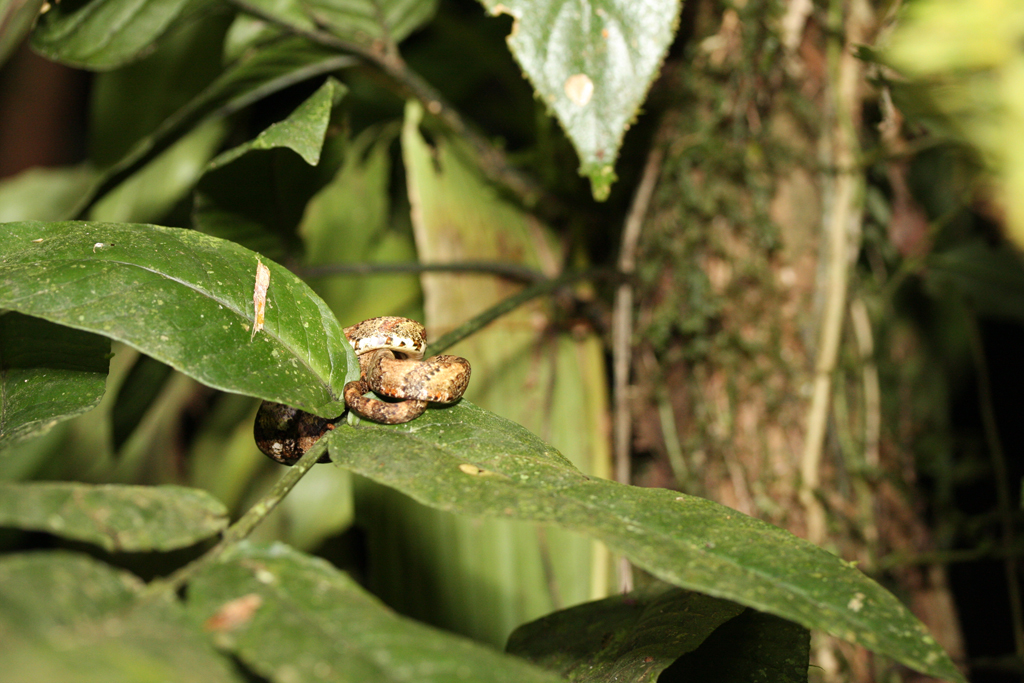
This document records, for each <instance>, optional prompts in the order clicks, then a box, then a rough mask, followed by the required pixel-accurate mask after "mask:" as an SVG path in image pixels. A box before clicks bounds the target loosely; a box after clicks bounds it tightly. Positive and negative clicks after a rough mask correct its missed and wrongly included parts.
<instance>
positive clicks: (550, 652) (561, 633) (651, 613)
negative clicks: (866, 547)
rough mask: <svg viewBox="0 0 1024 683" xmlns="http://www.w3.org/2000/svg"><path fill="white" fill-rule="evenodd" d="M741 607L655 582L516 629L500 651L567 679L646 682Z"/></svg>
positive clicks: (733, 615)
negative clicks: (656, 585)
mask: <svg viewBox="0 0 1024 683" xmlns="http://www.w3.org/2000/svg"><path fill="white" fill-rule="evenodd" d="M743 609H744V608H743V607H741V606H740V605H737V604H736V603H734V602H728V601H726V600H718V599H717V598H712V597H709V596H707V595H702V594H700V593H693V592H690V591H684V590H681V589H679V588H671V587H665V586H659V587H657V588H653V589H649V590H645V591H636V592H633V593H627V594H625V595H616V596H615V597H611V598H607V599H605V600H600V601H597V602H588V603H586V604H583V605H578V606H577V607H573V608H571V609H567V610H562V611H560V612H555V613H554V614H551V615H549V616H546V617H544V618H542V619H538V620H537V621H534V622H531V623H529V624H525V625H523V626H520V627H519V628H518V629H516V631H515V632H514V633H513V634H512V636H511V637H510V638H509V641H508V648H507V649H508V652H510V653H511V654H514V655H518V656H520V657H522V658H524V659H526V660H527V661H530V662H533V663H534V664H537V665H539V666H542V667H544V668H545V669H549V670H552V671H557V672H558V673H559V674H560V675H561V676H562V677H563V678H567V679H568V680H570V681H607V682H609V683H610V682H611V681H633V682H635V683H649V682H652V681H656V680H658V675H659V674H660V673H661V672H662V671H663V670H664V669H665V668H666V667H668V666H669V665H670V664H672V662H674V661H675V660H676V659H678V658H679V657H681V656H682V655H684V654H686V653H687V652H691V651H693V650H695V649H697V647H699V646H700V644H701V643H702V642H704V639H705V638H707V637H708V636H709V635H710V634H711V633H712V632H713V631H714V630H715V629H717V628H718V627H720V626H721V625H722V624H723V623H725V622H727V621H728V620H730V619H732V618H733V617H735V616H736V615H738V614H739V613H740V612H742V611H743ZM805 668H806V666H805ZM694 680H699V679H694ZM711 680H716V681H718V680H721V679H718V678H713V679H711Z"/></svg>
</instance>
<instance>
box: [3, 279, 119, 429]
mask: <svg viewBox="0 0 1024 683" xmlns="http://www.w3.org/2000/svg"><path fill="white" fill-rule="evenodd" d="M0 268H2V265H0ZM0 307H2V306H0ZM109 358H110V341H109V340H108V339H105V338H104V337H100V336H98V335H95V334H90V333H88V332H82V331H80V330H72V329H68V328H67V327H61V326H60V325H54V324H53V323H50V322H47V321H45V320H40V319H39V318H31V317H29V316H26V315H21V314H20V313H2V314H0V396H2V397H3V401H2V402H0V448H4V447H6V446H10V445H11V444H13V443H16V442H18V441H21V440H23V439H27V438H29V437H33V436H38V435H40V434H43V433H45V432H47V431H49V430H50V429H51V428H52V427H53V426H54V425H56V424H58V423H59V422H63V421H64V420H69V419H71V418H72V417H74V416H76V415H81V414H82V413H84V412H86V411H88V410H92V409H93V408H95V407H96V405H97V404H98V403H99V402H100V399H101V398H103V392H104V390H105V389H106V384H107V367H108V365H109Z"/></svg>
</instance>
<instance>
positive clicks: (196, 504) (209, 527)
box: [0, 482, 228, 552]
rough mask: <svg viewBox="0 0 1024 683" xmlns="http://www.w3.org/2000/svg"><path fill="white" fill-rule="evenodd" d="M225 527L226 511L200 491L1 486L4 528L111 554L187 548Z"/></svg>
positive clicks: (70, 485)
mask: <svg viewBox="0 0 1024 683" xmlns="http://www.w3.org/2000/svg"><path fill="white" fill-rule="evenodd" d="M227 523H228V512H227V509H226V508H225V507H224V506H223V505H222V504H221V503H220V501H218V500H217V499H216V498H214V497H213V496H211V495H210V494H208V493H206V492H205V491H201V490H199V489H189V488H183V487H179V486H159V487H156V486H118V485H106V486H94V485H91V484H79V483H70V482H69V483H65V482H39V483H28V484H13V483H0V526H6V527H12V528H16V529H31V530H33V531H45V532H47V533H51V534H54V535H57V536H63V537H65V538H71V539H75V540H78V541H86V542H87V543H95V544H96V545H98V546H100V547H102V548H104V549H105V550H108V551H111V552H113V551H127V552H138V551H142V550H175V549H177V548H186V547H188V546H190V545H192V544H194V543H198V542H199V541H202V540H203V539H206V538H209V537H210V536H212V535H214V534H216V533H217V532H218V531H221V530H222V529H224V528H225V527H226V526H227Z"/></svg>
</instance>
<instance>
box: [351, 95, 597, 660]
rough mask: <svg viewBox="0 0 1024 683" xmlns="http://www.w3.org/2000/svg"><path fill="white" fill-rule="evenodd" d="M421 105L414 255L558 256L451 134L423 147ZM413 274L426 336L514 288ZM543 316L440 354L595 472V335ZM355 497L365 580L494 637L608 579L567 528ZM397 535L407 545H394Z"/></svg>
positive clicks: (508, 321)
mask: <svg viewBox="0 0 1024 683" xmlns="http://www.w3.org/2000/svg"><path fill="white" fill-rule="evenodd" d="M421 113H422V109H421V107H420V106H419V105H418V104H412V103H411V104H410V105H409V106H408V107H407V110H406V119H405V124H404V126H403V131H402V155H403V159H404V161H405V174H406V178H407V185H408V193H409V202H410V204H411V209H412V210H411V215H412V219H413V224H414V228H415V234H416V244H417V247H418V251H419V256H420V259H421V261H423V262H426V263H450V262H460V261H484V262H488V261H491V262H505V263H515V264H519V265H522V266H524V267H525V269H526V270H530V269H533V270H536V271H540V272H547V273H550V272H553V271H554V270H555V269H556V268H558V267H559V265H560V264H561V263H562V261H563V256H562V253H561V249H560V245H559V244H558V242H557V241H556V239H555V238H554V235H553V233H552V232H551V231H550V230H549V229H548V227H547V226H545V225H543V224H541V223H539V222H538V221H537V219H536V218H535V217H533V216H531V215H530V214H528V213H526V212H524V211H522V210H521V209H520V208H519V207H517V206H515V205H514V204H512V203H510V202H508V201H505V200H504V199H503V198H502V197H501V196H500V195H498V194H497V193H495V191H494V187H493V186H492V185H491V184H490V183H488V182H486V181H485V180H484V179H483V178H481V176H480V172H479V169H477V168H476V167H475V166H474V165H473V164H471V163H468V162H467V161H466V160H465V159H466V158H467V156H466V155H464V154H461V152H462V150H460V148H459V142H458V140H457V139H452V138H449V137H446V136H444V135H443V134H436V135H434V136H433V140H432V141H433V145H432V146H431V145H428V144H427V141H426V140H424V138H423V135H422V134H421V133H420V131H419V126H418V124H419V121H420V116H421ZM468 158H472V157H468ZM422 282H423V290H424V298H425V301H424V308H425V309H426V316H425V318H424V321H425V323H426V325H427V329H428V330H429V331H430V334H431V335H440V334H441V333H444V332H447V331H449V330H451V329H453V328H455V327H457V326H458V325H460V324H462V323H463V322H465V321H466V320H468V319H470V318H472V317H473V316H475V315H477V314H479V313H480V312H481V311H483V310H485V309H487V308H488V307H490V306H492V305H494V304H496V303H498V302H499V301H501V300H503V299H505V298H506V297H508V296H511V295H513V294H515V293H517V292H519V291H520V290H521V289H522V288H523V286H524V285H523V284H522V283H521V282H514V281H510V280H506V279H503V278H497V277H494V276H492V275H488V274H471V275H470V274H456V273H427V274H424V275H423V276H422ZM557 325H558V323H557V322H556V320H555V316H554V315H552V311H551V309H550V307H549V305H548V304H547V302H545V301H542V300H536V301H532V302H530V303H528V304H526V305H524V306H522V307H520V308H519V309H517V310H515V311H513V312H511V313H509V314H508V315H505V316H503V317H502V318H501V320H500V321H498V322H496V323H494V324H493V325H491V326H489V327H488V328H485V329H484V330H481V331H480V332H479V333H477V334H474V335H472V336H471V337H470V338H468V339H465V340H463V341H462V342H460V343H459V344H457V345H456V346H454V347H453V348H452V349H450V350H448V351H446V353H449V352H450V353H454V354H457V355H460V356H463V357H465V358H468V359H469V360H470V361H471V362H472V364H473V380H472V382H471V383H470V385H469V389H468V390H467V397H468V398H469V400H471V401H474V402H476V403H478V404H479V405H480V406H481V407H483V408H485V409H487V410H491V411H493V412H495V413H497V414H499V415H502V416H504V417H508V418H510V419H512V420H514V421H515V422H517V423H519V424H521V425H523V426H524V427H526V428H527V429H529V430H531V431H533V432H534V433H536V434H543V435H544V438H545V440H546V441H548V442H549V443H551V444H552V445H554V446H555V447H556V448H559V449H561V452H562V453H563V454H564V455H565V456H566V457H567V458H569V460H571V461H572V462H573V464H574V465H575V466H576V467H578V468H579V469H580V470H582V471H583V472H585V473H587V474H593V475H596V476H608V473H609V471H610V466H609V461H610V457H611V454H610V448H609V443H608V437H607V426H606V425H607V423H606V420H607V415H608V411H607V403H606V401H607V396H608V389H607V386H606V382H605V377H606V374H607V371H606V368H605V366H604V361H603V354H604V352H603V350H602V348H601V343H600V340H599V339H598V338H597V336H596V335H593V334H587V333H585V332H582V331H580V330H574V334H572V335H570V334H565V333H559V332H560V330H558V327H557ZM428 350H429V349H428ZM378 488H379V487H378ZM357 503H358V507H357V514H358V516H359V518H360V520H361V521H362V520H365V521H364V522H363V526H364V527H365V528H367V534H368V537H369V542H370V544H371V548H372V552H371V554H370V569H369V578H370V585H371V586H372V588H373V590H374V592H375V593H377V594H378V595H381V596H382V597H384V598H385V600H387V602H388V604H391V605H393V606H395V607H396V608H398V609H401V610H402V611H403V612H405V613H407V614H410V615H412V616H415V617H417V618H420V619H423V620H424V621H429V622H430V623H434V624H436V625H438V626H442V627H444V628H448V629H451V630H455V631H458V632H460V633H463V634H465V635H469V636H471V637H473V638H476V639H479V640H484V641H485V642H489V643H492V644H494V645H495V646H502V645H504V643H505V641H506V640H507V639H508V634H509V633H510V632H511V631H512V630H513V629H514V628H516V627H517V626H518V625H520V624H522V623H523V622H525V621H530V620H532V619H536V618H538V617H539V616H541V615H543V614H547V613H549V612H551V611H552V610H556V609H560V608H562V607H565V606H567V605H572V604H576V603H579V602H584V601H587V600H593V599H597V598H603V597H605V596H606V595H607V594H608V590H609V586H610V585H611V584H612V582H613V579H612V577H611V574H612V571H611V565H612V562H611V559H610V557H609V553H608V551H607V549H606V548H605V547H604V546H603V545H601V544H600V543H596V542H594V541H593V540H592V539H589V538H586V537H584V536H581V535H579V534H575V533H572V532H569V531H565V530H562V529H557V528H554V529H552V528H540V527H538V526H537V525H534V524H532V523H526V522H521V521H516V520H508V519H487V520H479V519H466V518H462V517H458V516H454V515H450V514H447V513H442V512H438V511H432V510H429V509H425V508H423V506H421V505H419V504H417V503H415V502H412V501H410V500H409V499H408V498H405V497H404V496H401V495H397V494H395V493H394V492H391V491H387V490H376V491H374V490H372V487H370V486H368V485H365V484H361V485H360V489H359V500H358V501H357ZM410 546H411V547H413V548H415V551H414V552H409V551H407V550H405V549H404V547H410ZM381 557H382V558H383V559H380V558H381ZM510 558H511V559H510Z"/></svg>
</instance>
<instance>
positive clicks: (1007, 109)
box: [884, 0, 1024, 246]
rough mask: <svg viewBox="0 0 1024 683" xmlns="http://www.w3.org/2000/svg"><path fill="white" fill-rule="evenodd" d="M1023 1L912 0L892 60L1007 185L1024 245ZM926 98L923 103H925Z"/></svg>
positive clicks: (1012, 221) (1006, 198)
mask: <svg viewBox="0 0 1024 683" xmlns="http://www.w3.org/2000/svg"><path fill="white" fill-rule="evenodd" d="M1022 42H1024V4H1021V3H1020V2H1017V0H991V1H990V2H985V3H965V2H961V1H960V0H920V1H919V2H914V3H910V4H908V6H907V7H906V11H905V12H903V13H902V15H901V20H900V22H899V23H898V24H897V26H896V30H895V31H894V32H893V34H892V36H891V39H890V44H889V47H888V49H887V50H886V51H885V55H884V56H885V59H886V61H887V62H888V63H889V64H890V65H891V66H893V67H895V68H896V69H897V70H898V71H900V72H901V76H903V77H904V78H905V79H909V80H910V81H911V85H912V86H913V88H914V93H915V95H916V99H917V100H918V102H915V106H914V107H913V108H914V109H918V108H926V109H931V110H932V111H934V112H935V113H936V114H938V115H939V116H940V117H942V118H943V119H945V124H946V126H948V128H949V130H951V131H953V133H954V134H955V135H956V137H957V138H958V139H959V140H960V141H961V142H966V143H967V144H969V145H970V146H972V147H973V148H974V149H975V150H977V151H978V152H979V153H980V156H981V158H982V159H983V160H984V161H985V164H986V166H987V167H988V170H989V172H990V173H992V174H993V175H994V177H995V179H996V181H997V182H998V184H999V185H1000V186H1001V187H1000V190H1001V192H1000V194H1001V199H1002V202H1003V204H1004V205H1005V207H1006V210H1007V224H1008V227H1009V231H1010V236H1011V237H1012V238H1013V239H1014V240H1015V241H1016V242H1017V245H1018V246H1022V245H1024V138H1022V137H1021V135H1020V133H1021V131H1022V130H1024V53H1022V52H1021V49H1020V45H1021V43H1022ZM922 100H923V103H924V106H922V103H921V102H922Z"/></svg>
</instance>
